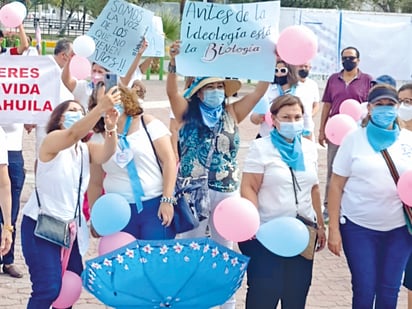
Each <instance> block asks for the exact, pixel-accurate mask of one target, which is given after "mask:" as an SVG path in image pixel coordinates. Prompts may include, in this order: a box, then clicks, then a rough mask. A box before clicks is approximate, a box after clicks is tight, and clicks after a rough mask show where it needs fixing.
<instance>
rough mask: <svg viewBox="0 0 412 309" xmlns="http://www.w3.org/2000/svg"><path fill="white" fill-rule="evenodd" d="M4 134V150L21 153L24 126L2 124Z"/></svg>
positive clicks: (19, 124)
mask: <svg viewBox="0 0 412 309" xmlns="http://www.w3.org/2000/svg"><path fill="white" fill-rule="evenodd" d="M1 126H2V128H3V130H4V132H5V133H6V148H7V150H9V151H21V150H22V149H23V130H24V124H22V123H14V124H2V125H1Z"/></svg>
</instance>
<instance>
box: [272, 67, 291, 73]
mask: <svg viewBox="0 0 412 309" xmlns="http://www.w3.org/2000/svg"><path fill="white" fill-rule="evenodd" d="M278 73H281V74H287V73H288V68H280V69H278V68H275V74H278Z"/></svg>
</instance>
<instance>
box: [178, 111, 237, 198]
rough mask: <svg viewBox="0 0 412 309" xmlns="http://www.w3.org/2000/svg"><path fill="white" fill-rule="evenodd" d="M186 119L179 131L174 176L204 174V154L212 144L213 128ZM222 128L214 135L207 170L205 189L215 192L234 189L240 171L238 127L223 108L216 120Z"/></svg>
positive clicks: (205, 154) (207, 152)
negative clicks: (213, 146) (207, 176)
mask: <svg viewBox="0 0 412 309" xmlns="http://www.w3.org/2000/svg"><path fill="white" fill-rule="evenodd" d="M197 121H198V120H188V121H187V122H186V123H185V124H184V125H183V127H182V128H181V129H180V131H179V148H180V167H179V172H178V176H181V177H189V176H192V177H199V176H201V175H203V174H204V170H205V168H204V167H205V165H206V160H207V155H208V154H209V150H210V147H211V145H212V138H213V130H211V129H210V128H208V127H207V126H205V125H203V124H202V125H199V123H197ZM220 121H221V124H223V126H222V130H221V131H220V132H219V133H218V134H217V137H216V143H215V149H214V152H213V155H212V163H211V166H210V170H209V188H210V189H212V190H216V191H219V192H233V191H235V190H237V189H238V187H239V181H240V177H239V176H240V171H239V166H238V162H237V153H238V150H239V143H240V138H239V129H238V127H237V125H236V123H235V121H234V119H233V118H232V116H231V115H230V114H229V113H228V112H227V111H226V110H225V111H224V112H223V114H222V117H221V119H220Z"/></svg>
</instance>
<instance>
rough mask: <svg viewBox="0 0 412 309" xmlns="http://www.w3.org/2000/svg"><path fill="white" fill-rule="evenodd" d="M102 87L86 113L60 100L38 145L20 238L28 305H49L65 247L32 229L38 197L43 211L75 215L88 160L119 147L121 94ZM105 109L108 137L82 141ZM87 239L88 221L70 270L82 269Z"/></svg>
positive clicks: (76, 243)
mask: <svg viewBox="0 0 412 309" xmlns="http://www.w3.org/2000/svg"><path fill="white" fill-rule="evenodd" d="M103 92H104V88H103V89H101V92H100V95H99V104H98V105H97V107H96V108H95V109H93V110H92V111H91V112H90V113H88V114H87V115H86V116H84V109H83V108H82V106H81V105H80V103H78V102H76V101H65V102H63V103H61V104H59V105H58V106H57V107H56V108H55V109H54V110H53V112H52V114H51V115H50V120H49V122H48V124H47V135H46V137H45V139H44V141H43V143H42V145H41V146H40V152H39V158H38V165H37V171H36V191H37V192H33V193H32V194H31V196H30V198H29V200H28V202H27V203H26V205H25V206H24V208H23V215H24V216H23V220H22V225H21V242H22V249H23V255H24V258H25V261H26V264H27V266H28V268H29V273H30V280H31V282H32V293H31V297H30V299H29V302H28V305H27V308H33V309H34V308H36V309H37V308H49V307H50V306H51V305H52V303H53V301H54V300H55V299H56V298H57V297H58V295H59V292H60V288H61V282H62V280H61V279H62V261H61V259H60V258H61V251H62V247H60V246H58V245H55V244H53V243H51V242H49V241H47V240H44V239H42V238H39V237H37V236H35V235H34V230H35V227H36V221H37V217H38V213H39V204H38V201H40V205H41V208H42V212H45V213H47V214H49V215H52V216H54V217H57V218H59V219H60V220H64V221H66V220H71V219H73V217H74V215H75V210H76V205H77V201H78V200H77V199H78V198H80V203H81V200H82V197H83V194H84V192H85V190H86V187H87V183H88V180H89V163H90V162H92V163H103V162H105V161H106V160H108V159H109V158H110V157H111V156H112V155H113V153H114V152H115V149H116V143H117V136H116V134H113V131H114V130H115V126H116V121H117V118H118V114H117V112H116V110H115V109H113V106H114V103H115V102H116V101H118V100H119V99H120V95H119V94H118V93H116V88H115V87H113V88H112V89H110V90H109V91H108V93H107V94H106V95H104V94H103ZM102 113H106V116H105V122H106V132H107V133H106V137H105V143H104V144H92V143H88V144H83V143H82V142H81V141H80V140H81V138H82V137H83V136H85V135H86V134H87V133H88V132H89V130H91V129H92V128H93V126H94V125H95V123H96V122H97V121H98V120H99V118H100V116H101V114H102ZM81 173H82V181H81V187H80V194H79V193H78V190H79V185H80V179H79V178H80V175H81ZM36 193H38V197H37V194H36ZM75 222H78V220H75ZM83 222H85V221H84V220H83ZM87 243H88V234H87V228H86V224H82V225H81V226H80V229H79V232H78V234H77V237H76V238H75V241H74V243H73V244H72V247H71V253H70V258H69V262H68V267H67V270H71V271H73V272H75V273H77V274H79V275H80V274H81V272H82V270H83V266H82V259H81V254H84V253H85V252H86V250H87Z"/></svg>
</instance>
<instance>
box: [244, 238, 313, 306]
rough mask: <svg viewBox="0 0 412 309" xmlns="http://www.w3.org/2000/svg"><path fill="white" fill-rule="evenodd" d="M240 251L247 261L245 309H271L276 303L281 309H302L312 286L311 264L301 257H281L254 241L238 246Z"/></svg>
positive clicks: (310, 261) (311, 262)
mask: <svg viewBox="0 0 412 309" xmlns="http://www.w3.org/2000/svg"><path fill="white" fill-rule="evenodd" d="M239 249H240V251H241V252H242V253H243V254H244V255H247V256H249V257H250V261H249V265H248V268H247V285H248V289H247V294H246V309H256V308H259V309H273V308H276V306H277V304H278V302H279V300H280V301H281V303H282V308H283V309H304V308H305V303H306V297H307V295H308V292H309V287H310V284H311V282H312V269H313V261H312V260H307V259H305V258H304V257H302V256H300V255H298V256H294V257H281V256H279V255H276V254H274V253H272V252H270V251H269V250H267V249H266V248H265V247H264V246H263V245H262V244H261V243H260V242H259V241H258V240H257V239H252V240H248V241H245V242H240V243H239Z"/></svg>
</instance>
